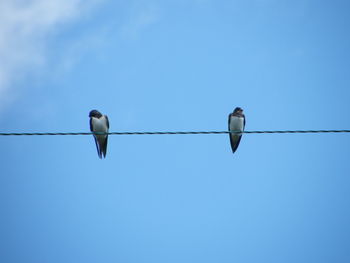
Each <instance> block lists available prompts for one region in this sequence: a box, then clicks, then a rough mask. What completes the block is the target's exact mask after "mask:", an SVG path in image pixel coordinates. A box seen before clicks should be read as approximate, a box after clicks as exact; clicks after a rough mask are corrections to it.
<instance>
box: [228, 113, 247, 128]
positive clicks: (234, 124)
mask: <svg viewBox="0 0 350 263" xmlns="http://www.w3.org/2000/svg"><path fill="white" fill-rule="evenodd" d="M230 118H231V119H230V131H243V129H244V119H243V118H242V117H237V116H231V117H230Z"/></svg>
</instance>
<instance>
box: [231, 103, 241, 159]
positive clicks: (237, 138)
mask: <svg viewBox="0 0 350 263" xmlns="http://www.w3.org/2000/svg"><path fill="white" fill-rule="evenodd" d="M244 127H245V116H244V114H243V109H242V108H240V107H237V108H235V109H234V111H233V112H232V113H230V114H229V115H228V130H229V131H230V132H232V131H235V132H243V131H244ZM229 136H230V142H231V149H232V153H235V151H236V150H237V148H238V145H239V143H240V142H241V138H242V133H230V134H229Z"/></svg>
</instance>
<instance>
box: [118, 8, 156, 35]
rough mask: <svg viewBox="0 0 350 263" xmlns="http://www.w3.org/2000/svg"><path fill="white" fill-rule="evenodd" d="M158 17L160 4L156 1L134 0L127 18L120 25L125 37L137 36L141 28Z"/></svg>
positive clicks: (146, 26)
mask: <svg viewBox="0 0 350 263" xmlns="http://www.w3.org/2000/svg"><path fill="white" fill-rule="evenodd" d="M159 19H160V4H159V3H158V2H157V1H135V2H133V3H131V5H130V10H129V18H127V19H126V21H125V23H124V25H123V26H122V27H121V33H122V35H123V36H124V37H125V38H132V39H135V38H137V36H138V34H140V33H141V32H142V31H143V30H145V29H146V28H148V27H149V26H151V25H153V24H155V23H156V22H158V21H159Z"/></svg>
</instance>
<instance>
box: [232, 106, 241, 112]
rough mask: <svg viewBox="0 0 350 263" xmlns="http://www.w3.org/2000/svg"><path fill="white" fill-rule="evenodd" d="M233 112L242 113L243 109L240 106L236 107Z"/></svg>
mask: <svg viewBox="0 0 350 263" xmlns="http://www.w3.org/2000/svg"><path fill="white" fill-rule="evenodd" d="M233 112H234V113H243V109H242V108H241V107H237V108H235V110H234V111H233Z"/></svg>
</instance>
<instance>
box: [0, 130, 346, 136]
mask: <svg viewBox="0 0 350 263" xmlns="http://www.w3.org/2000/svg"><path fill="white" fill-rule="evenodd" d="M228 133H235V134H236V133H237V134H242V133H247V134H254V133H255V134H261V133H350V130H285V131H244V132H239V131H231V132H230V131H174V132H171V131H165V132H109V133H102V132H100V133H97V132H96V133H92V132H8V133H7V132H0V136H42V135H92V134H98V135H105V134H108V135H175V134H228Z"/></svg>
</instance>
